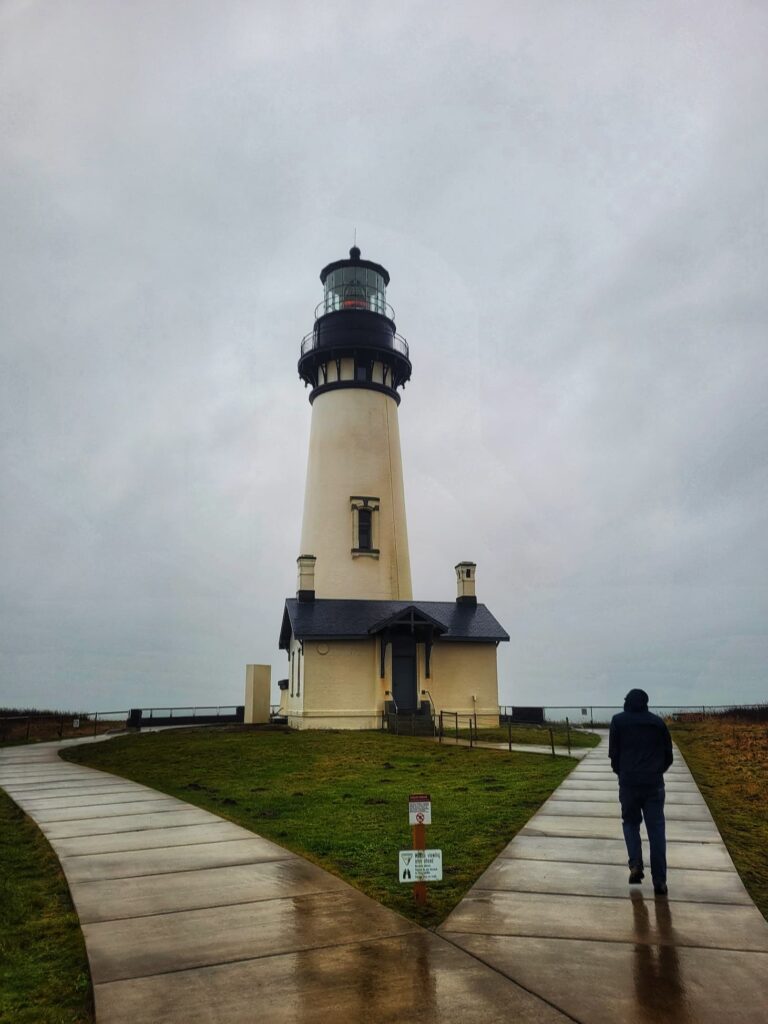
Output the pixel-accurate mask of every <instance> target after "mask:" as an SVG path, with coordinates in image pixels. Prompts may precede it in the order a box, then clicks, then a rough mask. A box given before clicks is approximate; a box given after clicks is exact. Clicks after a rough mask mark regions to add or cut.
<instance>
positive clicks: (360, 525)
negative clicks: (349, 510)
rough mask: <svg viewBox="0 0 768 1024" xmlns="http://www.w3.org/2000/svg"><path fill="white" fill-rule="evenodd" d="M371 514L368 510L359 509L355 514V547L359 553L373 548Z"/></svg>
mask: <svg viewBox="0 0 768 1024" xmlns="http://www.w3.org/2000/svg"><path fill="white" fill-rule="evenodd" d="M372 516H373V512H371V510H370V509H369V508H361V509H359V510H358V513H357V546H358V548H359V550H360V551H370V550H371V548H372V547H373V523H372V522H371V518H372Z"/></svg>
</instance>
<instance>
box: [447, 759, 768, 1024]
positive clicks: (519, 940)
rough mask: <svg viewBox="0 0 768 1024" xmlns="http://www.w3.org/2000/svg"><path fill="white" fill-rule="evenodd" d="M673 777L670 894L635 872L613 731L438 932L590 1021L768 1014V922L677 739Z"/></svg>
mask: <svg viewBox="0 0 768 1024" xmlns="http://www.w3.org/2000/svg"><path fill="white" fill-rule="evenodd" d="M666 790H667V798H666V819H667V837H668V840H669V841H668V844H667V859H668V862H669V875H668V886H669V896H668V898H663V897H654V893H653V885H652V883H651V880H650V871H648V869H647V868H646V871H647V874H646V878H645V881H644V882H643V884H642V885H639V886H630V885H628V884H627V881H628V869H627V866H626V861H627V854H626V849H625V846H624V840H623V836H622V830H621V819H620V815H619V806H618V791H617V784H616V778H615V776H614V775H613V773H612V772H611V771H610V766H609V764H608V759H607V741H605V740H604V741H603V743H602V744H601V745H600V746H599V747H597V748H595V749H593V750H591V751H590V752H589V753H588V754H587V756H586V757H585V758H584V759H583V760H582V761H581V763H580V764H579V765H578V767H577V768H575V769H574V771H573V772H572V773H571V774H570V776H569V777H568V779H567V780H566V781H565V782H564V783H563V784H562V785H561V786H560V787H559V788H558V789H557V790H556V791H555V793H553V794H552V796H551V797H550V799H549V800H548V801H547V802H546V803H545V804H544V805H543V806H542V808H541V810H540V811H539V812H538V813H537V814H536V815H534V817H533V818H531V820H530V821H529V822H528V824H527V825H526V827H525V828H524V829H522V831H521V832H520V833H519V834H518V835H517V836H516V837H515V838H514V839H513V840H512V842H511V843H510V844H509V846H507V848H506V849H505V850H504V851H503V852H502V853H501V855H500V856H499V857H498V858H497V859H496V860H495V861H494V862H493V864H491V865H490V867H489V868H488V870H487V871H485V872H484V874H483V875H481V877H480V878H479V879H478V880H477V882H476V883H475V885H474V886H473V888H472V889H471V891H470V892H469V893H468V894H467V896H466V897H465V898H464V899H463V900H462V901H461V903H460V904H459V905H458V907H457V908H456V909H455V910H454V911H453V913H452V914H451V915H450V916H449V917H448V918H447V920H446V921H445V922H444V924H443V925H442V926H441V927H440V928H439V929H438V934H441V935H444V936H445V937H448V938H450V939H451V941H453V942H455V943H456V944H457V945H458V946H460V947H461V948H462V949H466V950H467V951H468V952H471V953H473V954H474V955H475V956H476V957H478V959H480V960H482V961H483V963H486V964H488V966H489V967H492V968H493V969H494V970H497V971H499V972H500V973H502V974H503V975H504V976H505V977H507V978H510V979H511V980H514V981H516V982H517V983H518V984H520V985H521V986H523V987H524V988H526V989H527V990H528V991H530V992H535V993H536V994H537V995H539V996H541V997H542V998H544V999H546V1000H547V1001H548V1002H550V1003H551V1004H552V1005H553V1006H556V1007H557V1008H558V1009H559V1010H561V1011H562V1012H563V1013H565V1014H567V1015H568V1017H569V1019H571V1020H576V1021H582V1022H584V1024H587V1022H589V1024H616V1022H621V1024H673V1022H674V1024H710V1022H711V1024H721V1022H722V1021H726V1020H727V1021H729V1022H733V1024H766V1021H768V1000H766V996H765V986H764V979H765V978H766V977H768V923H766V921H765V920H764V918H763V917H762V915H761V914H760V912H759V911H758V910H757V909H756V908H755V906H754V904H753V903H752V900H751V899H750V897H749V894H748V893H747V892H746V890H745V889H744V886H743V884H742V882H741V879H740V878H739V876H738V874H737V873H736V870H735V868H734V866H733V862H732V861H731V858H730V856H729V855H728V851H727V850H726V848H725V845H724V844H723V841H722V839H721V838H720V834H719V832H718V831H717V828H716V827H715V824H714V822H713V821H712V817H711V815H710V813H709V810H708V808H707V805H706V803H705V801H704V799H703V798H702V796H701V794H700V793H699V790H698V788H697V786H696V784H695V782H694V781H693V778H692V776H691V774H690V772H689V771H688V768H687V766H686V765H685V763H684V761H683V759H682V757H681V756H680V753H679V751H677V750H676V751H675V764H674V765H673V767H672V769H671V770H670V771H669V772H668V773H667V776H666ZM644 851H645V861H646V864H647V863H648V861H649V856H648V845H647V842H646V841H644Z"/></svg>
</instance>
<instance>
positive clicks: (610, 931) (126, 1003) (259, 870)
mask: <svg viewBox="0 0 768 1024" xmlns="http://www.w3.org/2000/svg"><path fill="white" fill-rule="evenodd" d="M82 742H83V741H82V740H76V741H65V742H64V743H52V744H39V745H35V746H28V747H12V748H8V749H5V750H2V751H0V785H2V786H3V787H4V788H5V789H6V790H7V792H8V793H9V795H10V796H11V797H12V798H13V799H14V800H15V801H16V803H17V804H19V806H21V807H22V808H23V810H24V811H25V812H26V813H27V814H28V815H29V816H30V817H31V818H32V819H33V820H34V821H35V822H36V823H37V824H38V826H39V827H40V828H41V830H42V831H43V833H44V834H45V835H46V837H47V838H48V840H49V842H50V843H51V845H52V847H53V849H54V850H55V852H56V854H57V856H58V857H59V860H60V862H61V864H62V867H63V870H64V873H65V875H66V877H67V880H68V882H69V886H70V890H71V892H72V896H73V899H74V902H75V906H76V908H77V911H78V914H79V915H80V921H81V924H82V927H83V934H84V936H85V941H86V948H87V951H88V957H89V960H90V964H91V973H92V977H93V982H94V994H95V999H96V1014H97V1024H136V1022H137V1021H141V1022H142V1024H160V1022H162V1024H175V1022H179V1024H182V1022H183V1024H203V1022H206V1024H219V1022H221V1024H240V1022H245V1021H248V1022H249V1024H250V1022H252V1021H253V1020H262V1021H264V1022H268V1024H321V1022H327V1021H334V1022H335V1021H337V1020H339V1019H346V1020H348V1021H350V1022H363V1021H364V1022H365V1024H379V1022H381V1024H383V1022H385V1021H387V1022H399V1021H419V1022H424V1024H438V1022H442V1024H454V1022H455V1024H459V1022H461V1024H474V1022H477V1024H480V1022H483V1024H493V1022H499V1024H501V1022H502V1021H503V1022H504V1024H507V1022H508V1021H509V1020H515V1021H516V1022H520V1024H562V1022H564V1021H577V1022H581V1024H602V1022H606V1024H608V1022H610V1024H616V1022H617V1021H620V1022H621V1024H635V1022H637V1024H667V1022H669V1024H672V1022H675V1024H709V1022H710V1021H712V1022H715V1021H716V1022H718V1024H720V1022H721V1021H722V1020H726V1019H727V1020H729V1022H733V1024H765V1021H766V1014H765V1009H764V1002H763V999H762V995H761V991H762V979H763V978H764V977H765V976H766V975H767V974H768V925H767V924H766V922H765V921H764V920H763V918H762V916H761V915H760V914H759V912H758V911H757V909H756V908H755V907H754V905H753V904H752V902H751V900H750V898H749V896H748V895H747V893H746V891H745V890H744V888H743V886H742V884H741V881H740V880H739V878H738V875H737V874H736V872H735V869H734V867H733V864H732V862H731V860H730V857H729V856H728V853H727V851H726V849H725V846H724V845H723V843H722V840H721V838H720V835H719V833H718V832H717V829H716V828H715V826H714V823H713V822H712V819H711V817H710V815H709V812H708V810H707V808H706V805H705V804H704V801H703V799H702V798H701V795H700V794H699V791H698V789H697V788H696V786H695V783H694V782H693V779H692V777H691V775H690V773H689V772H688V769H687V767H686V766H685V764H684V762H683V760H682V758H681V757H680V755H679V753H678V752H677V751H676V762H675V765H674V766H673V768H672V769H671V771H670V773H669V774H668V776H667V780H668V782H667V793H668V804H667V819H668V835H669V838H670V843H669V861H670V865H671V869H670V875H669V885H670V898H669V900H654V899H653V898H652V896H650V897H649V892H648V886H647V885H646V886H645V887H644V891H640V892H638V891H637V890H630V888H629V887H628V886H627V884H626V876H627V870H626V866H625V864H624V862H625V859H626V855H625V853H624V851H623V842H622V840H621V827H620V823H619V819H618V813H617V801H616V782H615V778H614V777H613V776H612V775H611V774H610V771H609V768H608V764H607V760H606V744H605V743H603V744H602V745H601V746H600V747H598V748H595V749H593V750H590V751H589V752H588V753H587V754H586V756H585V757H584V759H583V760H582V762H581V764H580V765H579V766H578V767H577V768H576V769H575V770H574V771H573V772H572V773H571V775H570V776H569V777H568V779H567V780H566V781H565V782H564V783H563V784H562V785H561V786H560V787H559V788H558V789H557V790H556V791H555V793H553V795H552V796H551V797H550V799H549V800H548V801H547V802H546V803H545V804H544V805H543V806H542V808H541V810H540V811H539V812H538V813H537V814H536V815H535V816H534V817H533V818H532V819H531V820H530V822H529V823H528V825H527V826H526V827H525V828H524V829H523V830H522V831H521V832H520V833H519V834H518V835H517V836H516V837H515V839H514V840H513V841H512V842H511V843H510V844H509V846H508V847H507V848H506V849H505V850H504V851H503V853H502V854H501V856H500V857H499V858H498V859H497V860H496V861H494V863H493V864H492V865H491V866H490V867H489V868H488V870H487V871H486V872H485V873H484V875H483V876H482V877H481V878H480V879H478V881H477V883H476V884H475V886H474V887H473V889H472V890H471V891H470V893H469V894H468V895H467V896H466V897H465V899H464V900H462V902H461V903H460V904H459V905H458V907H457V908H456V910H454V912H453V913H452V914H451V915H450V916H449V918H448V919H447V920H446V922H445V923H444V924H443V925H442V926H441V928H440V929H439V930H438V933H437V934H435V933H433V932H430V931H426V930H425V929H422V928H419V927H417V926H416V925H414V924H412V923H411V922H409V921H407V920H406V919H405V918H403V917H401V916H400V915H398V914H395V913H393V912H392V911H389V910H386V909H385V908H384V907H382V906H380V905H379V904H378V903H376V902H375V901H373V900H371V899H369V898H368V897H366V896H364V895H363V894H362V893H360V892H358V891H357V890H356V889H353V888H352V887H350V886H348V885H347V884H346V883H344V882H342V881H341V880H340V879H338V878H336V877H335V876H333V875H330V874H329V873H327V872H325V871H322V870H321V869H320V868H318V867H316V866H315V865H313V864H310V863H309V862H308V861H306V860H304V859H303V858H301V857H298V856H296V855H294V854H292V853H289V852H288V851H287V850H284V849H282V848H281V847H279V846H276V845H275V844H274V843H271V842H269V841H268V840H266V839H263V838H262V837H260V836H257V835H255V834H254V833H252V832H249V831H247V830H246V829H243V828H240V827H239V826H237V825H234V824H232V823H231V822H228V821H225V820H223V819H222V818H219V817H218V816H217V815H215V814H211V813H210V812H208V811H204V810H201V809H200V808H198V807H195V806H193V805H191V804H188V803H185V802H184V801H181V800H177V799H176V798H174V797H169V796H166V795H165V794H162V793H159V792H157V791H155V790H152V789H150V788H148V787H146V786H142V785H139V784H138V783H134V782H129V781H127V780H125V779H122V778H120V777H118V776H115V775H110V774H108V773H106V772H101V771H98V770H96V769H94V768H87V767H84V766H81V765H76V764H72V763H69V762H63V761H61V759H60V758H59V757H58V751H59V750H60V749H61V747H63V746H68V745H72V743H82Z"/></svg>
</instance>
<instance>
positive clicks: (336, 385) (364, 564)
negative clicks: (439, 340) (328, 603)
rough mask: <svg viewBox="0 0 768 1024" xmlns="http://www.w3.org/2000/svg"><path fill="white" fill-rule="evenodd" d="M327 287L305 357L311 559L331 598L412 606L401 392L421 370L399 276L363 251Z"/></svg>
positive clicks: (340, 263) (306, 529)
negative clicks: (397, 299)
mask: <svg viewBox="0 0 768 1024" xmlns="http://www.w3.org/2000/svg"><path fill="white" fill-rule="evenodd" d="M320 280H321V282H322V283H323V286H324V288H325V295H324V298H323V301H322V302H321V303H320V305H319V306H318V308H317V310H316V319H315V325H314V329H313V330H312V332H311V333H310V334H308V335H307V337H306V338H304V341H303V342H302V346H301V357H300V359H299V375H300V376H301V378H302V379H303V380H304V382H305V384H308V385H310V386H311V387H312V391H311V392H310V395H309V401H310V403H311V404H312V427H311V434H310V442H309V459H308V463H307V482H306V490H305V494H304V518H303V523H302V530H301V551H302V553H304V554H306V555H314V557H315V559H316V562H315V586H314V588H313V589H315V590H316V592H317V593H318V595H322V597H324V598H346V599H369V600H379V601H386V600H409V599H410V598H411V597H412V593H411V563H410V556H409V553H408V530H407V527H406V520H405V494H404V490H403V468H402V459H401V456H400V429H399V425H398V406H399V404H400V394H399V393H398V389H399V388H401V387H402V386H403V385H404V384H405V382H406V381H407V380H408V379H409V378H410V375H411V363H410V360H409V358H408V344H407V342H406V341H405V339H404V338H401V337H400V335H399V334H397V331H396V328H395V320H394V311H393V310H392V308H391V306H389V305H388V304H387V301H386V288H387V285H388V284H389V274H388V273H387V271H386V270H385V269H384V267H382V266H381V265H380V264H378V263H372V262H371V261H370V260H364V259H361V258H360V250H359V249H358V248H357V246H355V247H354V248H352V249H350V252H349V259H344V260H337V261H336V262H335V263H329V264H328V266H327V267H324V268H323V270H322V272H321V274H320ZM306 565H307V563H305V571H306ZM300 589H301V588H300Z"/></svg>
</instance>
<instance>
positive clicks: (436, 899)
mask: <svg viewBox="0 0 768 1024" xmlns="http://www.w3.org/2000/svg"><path fill="white" fill-rule="evenodd" d="M65 756H66V757H67V759H69V760H72V761H78V762H79V763H81V764H89V765H93V766H94V767H96V768H103V769H105V770H107V771H110V772H114V773H115V774H118V775H123V776H125V777H127V778H130V779H135V780H137V781H139V782H143V783H145V784H146V785H149V786H153V787H155V788H156V789H159V790H162V791H164V792H166V793H171V794H173V795H174V796H178V797H180V798H181V799H183V800H187V801H189V802H190V803H194V804H197V805H199V806H201V807H205V808H207V809H208V810H210V811H213V812H215V813H216V814H219V815H221V816H222V817H225V818H229V819H230V820H232V821H235V822H237V823H238V824H240V825H243V826H245V827H246V828H249V829H252V830H253V831H254V832H258V833H259V834H260V835H263V836H266V837H267V838H269V839H272V840H274V841H275V842H277V843H279V844H280V845H282V846H285V847H287V848H288V849H290V850H293V851H295V852H296V853H299V854H302V855H303V856H305V857H308V858H309V859H310V860H312V861H314V862H315V863H317V864H320V865H321V866H322V867H324V868H327V869H328V870H329V871H332V872H334V873H335V874H337V875H340V876H342V877H344V878H345V879H347V881H349V882H351V883H352V884H353V885H355V886H357V887H358V888H359V889H361V890H362V891H363V892H366V893H368V895H370V896H372V897H373V898H374V899H376V900H379V901H380V902H381V903H383V904H385V905H386V906H388V907H392V908H393V909H395V910H398V911H400V912H401V913H403V914H406V915H407V916H409V917H411V918H413V919H414V920H417V921H418V922H419V923H421V924H424V925H427V926H434V925H436V924H438V923H439V922H440V921H441V920H442V919H443V918H444V917H445V916H446V914H448V912H449V911H450V910H451V909H452V908H453V907H454V906H455V904H456V903H457V902H458V900H459V899H460V898H461V897H462V896H463V895H464V893H465V892H466V891H467V889H468V888H469V887H470V885H471V884H472V882H473V881H474V880H475V879H476V878H477V877H478V875H479V874H480V873H481V872H482V871H483V870H484V868H485V867H486V866H487V865H488V864H489V863H490V861H491V860H493V858H494V857H495V856H496V855H497V854H498V853H499V852H500V851H501V850H502V849H503V847H504V846H506V844H507V843H508V842H509V840H510V839H511V838H512V836H513V835H514V834H515V833H516V832H517V831H518V830H519V829H520V828H521V827H522V826H523V825H524V824H525V823H526V821H527V820H528V819H529V818H530V817H531V815H532V814H533V813H534V812H535V811H536V810H537V808H538V807H539V806H540V805H541V804H542V802H543V801H544V800H545V799H546V798H547V797H548V796H549V794H550V793H551V792H552V790H553V789H554V788H555V787H556V786H557V785H559V783H560V782H561V781H562V780H563V779H564V778H565V776H566V775H567V774H568V773H569V772H570V771H571V769H572V768H573V767H574V764H575V762H574V761H573V760H571V759H569V758H557V759H553V758H548V757H542V756H541V755H536V754H523V753H513V754H508V753H502V752H496V751H490V750H481V749H475V750H470V749H469V748H467V747H462V746H455V747H452V746H450V745H442V746H441V745H438V744H436V743H430V742H428V741H426V740H423V739H419V738H415V739H412V738H406V737H403V736H401V737H396V736H389V735H386V734H383V733H378V732H362V733H361V732H315V731H308V732H291V731H289V730H284V731H282V730H281V731H277V730H269V731H266V730H265V731H259V730H254V729H247V728H245V729H222V728H217V729H204V728H197V729H194V730H192V729H190V730H189V731H186V730H173V731H169V732H160V733H146V734H144V735H140V736H127V737H120V738H117V739H114V740H110V741H109V742H108V743H97V744H94V745H93V746H90V745H89V746H83V747H77V748H72V749H69V750H67V751H66V754H65ZM414 792H416V793H418V792H429V793H430V794H431V796H432V820H433V823H434V824H433V825H432V827H431V828H429V829H428V832H427V845H428V847H430V848H438V849H442V851H443V865H444V880H443V881H442V882H439V883H434V884H432V885H431V886H430V902H429V905H428V906H427V907H426V908H423V909H420V910H418V911H417V909H416V908H415V906H414V903H413V896H412V892H411V887H410V886H407V885H404V884H401V883H399V881H398V876H397V852H398V850H400V849H408V848H410V846H411V837H410V830H409V827H408V794H409V793H414Z"/></svg>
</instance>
